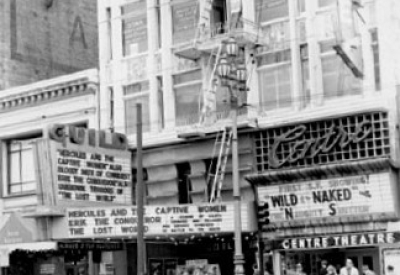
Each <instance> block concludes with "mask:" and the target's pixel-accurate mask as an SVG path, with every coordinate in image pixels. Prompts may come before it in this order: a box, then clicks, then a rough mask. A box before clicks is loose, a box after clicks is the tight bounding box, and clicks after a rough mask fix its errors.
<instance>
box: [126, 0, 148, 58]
mask: <svg viewBox="0 0 400 275" xmlns="http://www.w3.org/2000/svg"><path fill="white" fill-rule="evenodd" d="M140 2H144V8H143V9H141V10H135V11H130V12H129V11H128V12H124V11H123V9H124V6H125V7H126V6H127V5H129V4H131V3H126V4H124V5H121V6H120V10H121V24H120V25H121V50H122V58H129V57H133V56H140V55H147V54H148V53H149V35H150V34H149V31H148V25H149V18H148V16H147V4H146V1H138V3H140ZM136 18H145V19H146V28H145V29H146V38H147V41H146V42H147V47H146V50H145V51H140V50H139V47H138V49H137V52H135V53H132V52H131V49H130V48H127V46H128V45H125V44H126V43H125V40H126V38H125V34H124V24H125V23H124V21H125V20H129V19H133V20H135V19H136ZM129 47H130V45H129Z"/></svg>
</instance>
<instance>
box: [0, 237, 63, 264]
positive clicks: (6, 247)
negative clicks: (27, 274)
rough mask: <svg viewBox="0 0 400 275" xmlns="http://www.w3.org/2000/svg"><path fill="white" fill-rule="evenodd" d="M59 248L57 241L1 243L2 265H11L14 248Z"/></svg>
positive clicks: (0, 262) (34, 249)
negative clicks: (11, 254)
mask: <svg viewBox="0 0 400 275" xmlns="http://www.w3.org/2000/svg"><path fill="white" fill-rule="evenodd" d="M53 249H57V243H56V242H33V243H13V244H2V245H0V267H7V266H9V265H10V262H9V260H10V253H11V252H13V251H14V250H27V251H41V250H53Z"/></svg>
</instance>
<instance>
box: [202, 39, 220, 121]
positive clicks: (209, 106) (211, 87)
mask: <svg viewBox="0 0 400 275" xmlns="http://www.w3.org/2000/svg"><path fill="white" fill-rule="evenodd" d="M221 52H222V43H221V44H220V45H219V47H218V48H217V51H216V52H215V51H213V52H211V55H210V59H209V61H208V67H210V66H212V69H211V74H210V79H209V82H208V85H207V86H206V88H205V89H204V90H203V102H204V104H203V108H202V110H201V115H200V124H203V123H205V122H206V118H207V117H208V116H209V115H210V112H212V111H215V106H213V105H214V104H215V96H216V89H217V83H216V81H215V77H216V72H217V67H218V64H219V59H220V58H221ZM214 57H215V61H214V64H213V65H211V64H212V60H213V58H214Z"/></svg>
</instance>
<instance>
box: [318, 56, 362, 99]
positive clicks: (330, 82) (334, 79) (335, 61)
mask: <svg viewBox="0 0 400 275" xmlns="http://www.w3.org/2000/svg"><path fill="white" fill-rule="evenodd" d="M321 60H322V77H323V88H324V97H325V98H328V99H329V98H336V97H339V96H344V95H355V94H361V91H362V89H361V87H362V86H361V85H362V82H361V80H360V79H358V78H356V77H355V76H354V75H353V73H352V72H351V71H350V69H349V68H348V67H347V66H346V64H344V62H343V61H342V59H341V58H340V57H339V56H338V55H336V54H333V53H332V54H328V55H324V56H322V58H321Z"/></svg>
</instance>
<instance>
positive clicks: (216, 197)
mask: <svg viewBox="0 0 400 275" xmlns="http://www.w3.org/2000/svg"><path fill="white" fill-rule="evenodd" d="M231 143H232V128H226V127H225V128H224V130H223V131H222V132H219V133H218V134H217V138H216V140H215V144H214V149H213V159H215V154H216V153H218V159H217V165H216V168H215V173H214V174H212V173H209V181H208V182H209V183H212V185H211V193H210V202H211V203H212V202H215V201H220V200H221V190H222V186H223V183H224V178H225V170H226V165H227V163H228V157H229V152H230V149H231ZM210 170H211V169H210Z"/></svg>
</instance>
